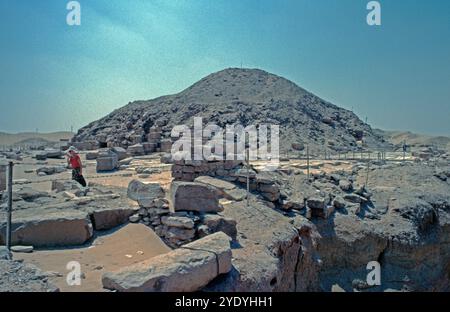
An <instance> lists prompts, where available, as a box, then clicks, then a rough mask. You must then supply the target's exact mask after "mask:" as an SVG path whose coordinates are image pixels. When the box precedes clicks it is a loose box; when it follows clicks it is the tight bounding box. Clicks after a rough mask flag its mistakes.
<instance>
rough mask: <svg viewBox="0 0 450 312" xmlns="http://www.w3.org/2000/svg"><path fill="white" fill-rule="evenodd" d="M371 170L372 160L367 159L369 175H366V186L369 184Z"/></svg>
mask: <svg viewBox="0 0 450 312" xmlns="http://www.w3.org/2000/svg"><path fill="white" fill-rule="evenodd" d="M369 171H370V160H369V161H367V175H366V184H365V187H367V185H368V184H369Z"/></svg>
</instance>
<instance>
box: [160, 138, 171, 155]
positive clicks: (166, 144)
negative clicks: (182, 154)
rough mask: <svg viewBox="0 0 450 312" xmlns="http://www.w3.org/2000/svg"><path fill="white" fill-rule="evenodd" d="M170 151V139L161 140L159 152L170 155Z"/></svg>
mask: <svg viewBox="0 0 450 312" xmlns="http://www.w3.org/2000/svg"><path fill="white" fill-rule="evenodd" d="M171 149H172V140H170V139H165V140H161V152H163V153H170V151H171Z"/></svg>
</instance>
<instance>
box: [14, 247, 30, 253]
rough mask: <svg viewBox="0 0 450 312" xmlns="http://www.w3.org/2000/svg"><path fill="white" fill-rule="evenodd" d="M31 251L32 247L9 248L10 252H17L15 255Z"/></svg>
mask: <svg viewBox="0 0 450 312" xmlns="http://www.w3.org/2000/svg"><path fill="white" fill-rule="evenodd" d="M33 250H34V248H33V246H20V245H16V246H12V247H11V251H12V252H17V253H31V252H33Z"/></svg>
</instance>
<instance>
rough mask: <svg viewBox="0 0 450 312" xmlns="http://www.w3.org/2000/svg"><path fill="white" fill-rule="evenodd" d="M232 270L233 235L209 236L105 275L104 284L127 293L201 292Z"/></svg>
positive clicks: (108, 287)
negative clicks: (231, 243) (231, 236)
mask: <svg viewBox="0 0 450 312" xmlns="http://www.w3.org/2000/svg"><path fill="white" fill-rule="evenodd" d="M230 270H231V249H230V238H229V237H228V236H227V235H226V234H224V233H216V234H213V235H209V236H206V237H204V238H202V239H200V240H197V241H195V242H193V243H190V244H187V245H185V246H184V248H183V247H182V248H179V249H176V250H173V251H171V252H169V253H166V254H163V255H160V256H156V257H154V258H151V259H149V260H146V261H143V262H140V263H138V264H136V265H133V266H130V267H127V268H124V269H121V270H118V271H115V272H107V273H105V274H104V275H103V278H102V282H103V286H104V287H105V288H107V289H111V290H117V291H124V292H192V291H198V290H200V289H202V288H203V287H204V286H206V285H207V284H208V283H210V282H211V281H212V280H213V279H214V278H216V277H217V276H218V275H220V274H224V273H227V272H229V271H230Z"/></svg>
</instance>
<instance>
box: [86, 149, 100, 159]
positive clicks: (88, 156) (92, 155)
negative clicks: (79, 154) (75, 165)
mask: <svg viewBox="0 0 450 312" xmlns="http://www.w3.org/2000/svg"><path fill="white" fill-rule="evenodd" d="M98 155H99V153H98V151H96V152H88V153H86V160H96V159H97V158H98Z"/></svg>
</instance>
